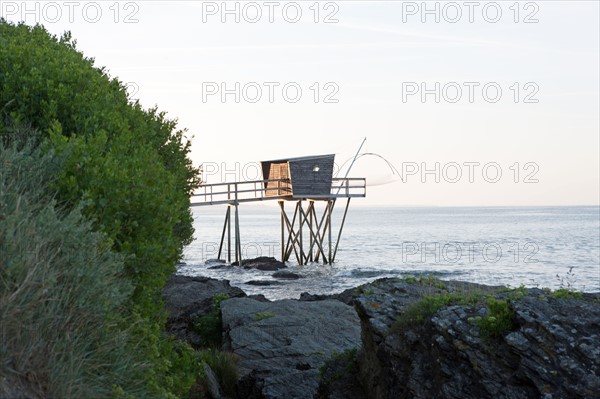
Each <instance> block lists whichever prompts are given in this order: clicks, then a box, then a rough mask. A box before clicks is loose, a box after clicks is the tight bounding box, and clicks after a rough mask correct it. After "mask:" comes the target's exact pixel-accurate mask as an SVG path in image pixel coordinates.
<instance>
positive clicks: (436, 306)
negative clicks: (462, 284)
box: [390, 292, 482, 334]
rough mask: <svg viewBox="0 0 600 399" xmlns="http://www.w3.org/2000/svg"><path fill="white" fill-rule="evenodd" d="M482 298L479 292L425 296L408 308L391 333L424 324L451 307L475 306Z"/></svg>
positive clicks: (395, 323) (399, 317)
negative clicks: (440, 311) (442, 310)
mask: <svg viewBox="0 0 600 399" xmlns="http://www.w3.org/2000/svg"><path fill="white" fill-rule="evenodd" d="M481 297H482V294H480V293H478V292H470V293H465V292H458V293H447V292H444V293H441V294H437V295H430V296H424V297H422V298H421V299H419V300H418V301H416V302H414V303H413V304H411V305H410V306H408V307H407V308H406V309H405V310H404V312H402V314H400V316H398V318H397V319H396V321H395V322H394V324H392V327H391V328H390V333H391V334H394V333H398V332H400V331H402V330H404V329H406V328H410V327H414V326H416V325H419V324H422V323H423V322H425V321H426V320H428V319H430V318H431V317H432V316H433V315H434V314H435V313H436V312H438V311H439V310H440V309H442V308H444V307H447V306H450V305H474V304H476V303H477V302H478V301H479V300H480V299H481Z"/></svg>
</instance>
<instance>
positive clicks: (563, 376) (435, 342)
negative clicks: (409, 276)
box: [355, 279, 600, 399]
mask: <svg viewBox="0 0 600 399" xmlns="http://www.w3.org/2000/svg"><path fill="white" fill-rule="evenodd" d="M449 292H451V293H460V292H464V293H465V294H466V295H468V294H473V293H478V292H481V293H483V295H486V294H487V295H491V296H493V297H494V298H495V300H497V301H506V303H507V304H508V307H509V309H510V314H511V323H510V325H509V328H506V329H505V330H502V331H499V332H498V333H497V334H495V335H493V336H489V334H486V330H484V329H483V327H482V325H481V324H479V320H481V319H482V318H487V320H488V321H489V320H490V319H489V315H490V314H489V312H490V310H489V303H486V300H485V299H484V300H482V301H481V302H478V303H476V304H472V305H460V304H456V305H449V306H444V307H442V308H441V309H439V310H437V311H436V312H435V313H434V314H433V316H429V317H425V318H424V320H423V321H422V322H420V323H417V324H416V325H407V326H401V327H396V328H395V329H394V330H393V332H390V327H392V326H393V325H394V322H395V320H396V319H397V317H398V315H400V314H402V313H403V312H405V311H406V310H407V309H408V308H409V307H410V306H411V305H412V304H414V303H416V302H417V301H418V300H419V299H420V298H423V297H425V296H431V295H436V294H441V293H449ZM492 294H493V295H492ZM599 301H600V295H597V294H585V295H583V297H582V298H581V299H560V298H556V297H555V296H554V295H553V294H552V293H550V292H547V291H542V290H537V289H529V290H527V289H524V290H520V291H518V292H512V293H511V292H500V290H498V289H497V288H493V287H485V286H480V285H476V284H468V283H457V282H444V283H440V282H438V283H431V284H421V283H415V282H412V283H411V282H407V281H402V280H397V279H384V280H378V281H376V282H374V283H372V284H369V285H366V286H364V287H362V289H361V293H360V294H359V296H358V297H357V298H356V300H355V306H356V310H357V312H358V314H359V316H360V319H361V326H362V343H363V346H364V351H363V352H361V353H362V354H361V357H360V358H359V362H358V363H359V368H360V371H359V373H360V376H361V382H362V384H363V386H364V387H365V391H366V392H367V393H368V396H369V397H370V398H433V397H435V398H457V399H458V398H546V399H549V398H590V397H595V395H597V393H598V392H600V356H599V355H600V344H599V342H600V302H599Z"/></svg>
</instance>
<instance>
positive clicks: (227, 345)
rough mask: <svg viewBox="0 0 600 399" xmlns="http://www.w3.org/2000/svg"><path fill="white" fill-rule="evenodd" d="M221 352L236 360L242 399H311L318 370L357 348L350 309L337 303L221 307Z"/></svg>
mask: <svg viewBox="0 0 600 399" xmlns="http://www.w3.org/2000/svg"><path fill="white" fill-rule="evenodd" d="M221 315H222V320H223V330H224V331H223V332H224V349H226V350H231V351H232V352H234V353H235V354H236V355H237V356H238V357H239V368H240V380H239V382H238V397H240V398H313V397H314V395H315V394H316V392H317V388H318V385H319V368H320V367H321V366H322V365H323V364H324V363H325V361H326V360H327V359H329V358H330V356H331V355H332V354H333V353H334V352H337V353H340V352H343V351H345V350H348V349H353V348H358V347H359V346H360V323H359V320H358V316H357V314H356V312H355V311H354V309H353V308H352V307H350V306H348V305H345V304H343V303H341V302H339V301H336V300H323V301H313V302H301V301H296V300H281V301H273V302H258V301H255V300H253V299H250V298H234V299H229V300H225V301H223V302H222V303H221Z"/></svg>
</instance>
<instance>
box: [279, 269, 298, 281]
mask: <svg viewBox="0 0 600 399" xmlns="http://www.w3.org/2000/svg"><path fill="white" fill-rule="evenodd" d="M272 277H273V278H283V279H287V280H297V279H299V278H302V276H301V275H299V274H296V273H292V272H286V271H280V272H275V273H273V275H272Z"/></svg>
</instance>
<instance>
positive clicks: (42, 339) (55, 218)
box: [0, 144, 147, 398]
mask: <svg viewBox="0 0 600 399" xmlns="http://www.w3.org/2000/svg"><path fill="white" fill-rule="evenodd" d="M60 162H61V161H60V159H57V158H56V157H55V156H53V155H52V153H49V154H46V155H41V154H39V153H38V152H36V151H34V150H31V149H28V148H27V147H25V148H24V149H21V150H20V151H18V150H16V149H14V148H6V147H5V146H3V145H2V144H0V384H2V381H4V382H5V383H6V381H8V382H12V383H15V384H20V385H24V386H26V388H27V390H28V391H29V392H31V393H33V394H37V395H39V396H40V397H52V398H103V397H114V396H119V395H120V396H129V395H132V396H136V397H144V396H145V392H144V381H143V379H142V378H140V376H141V375H143V373H145V372H146V371H147V367H146V365H145V364H144V363H143V362H142V361H140V360H139V359H136V356H135V343H133V342H131V338H130V334H129V327H128V326H127V323H128V321H127V320H124V318H123V316H121V315H122V314H124V312H122V306H123V305H124V304H125V303H126V301H127V298H128V297H129V296H130V295H131V290H132V287H131V286H130V284H128V283H127V280H126V279H123V278H119V274H120V273H122V271H123V264H124V259H123V258H122V257H121V256H120V255H118V254H115V253H114V252H112V251H111V250H110V247H111V244H112V243H110V242H107V240H106V239H105V237H104V236H103V235H101V234H99V233H94V232H92V230H91V226H90V225H89V223H88V222H86V221H85V220H84V219H83V218H82V216H81V215H80V212H79V211H78V210H77V209H76V210H74V211H69V212H66V211H61V209H60V207H57V204H56V202H55V201H54V200H53V198H52V195H51V191H50V190H49V187H50V184H51V181H50V179H51V176H53V175H54V171H55V168H57V167H60ZM0 392H2V387H1V386H0Z"/></svg>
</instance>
